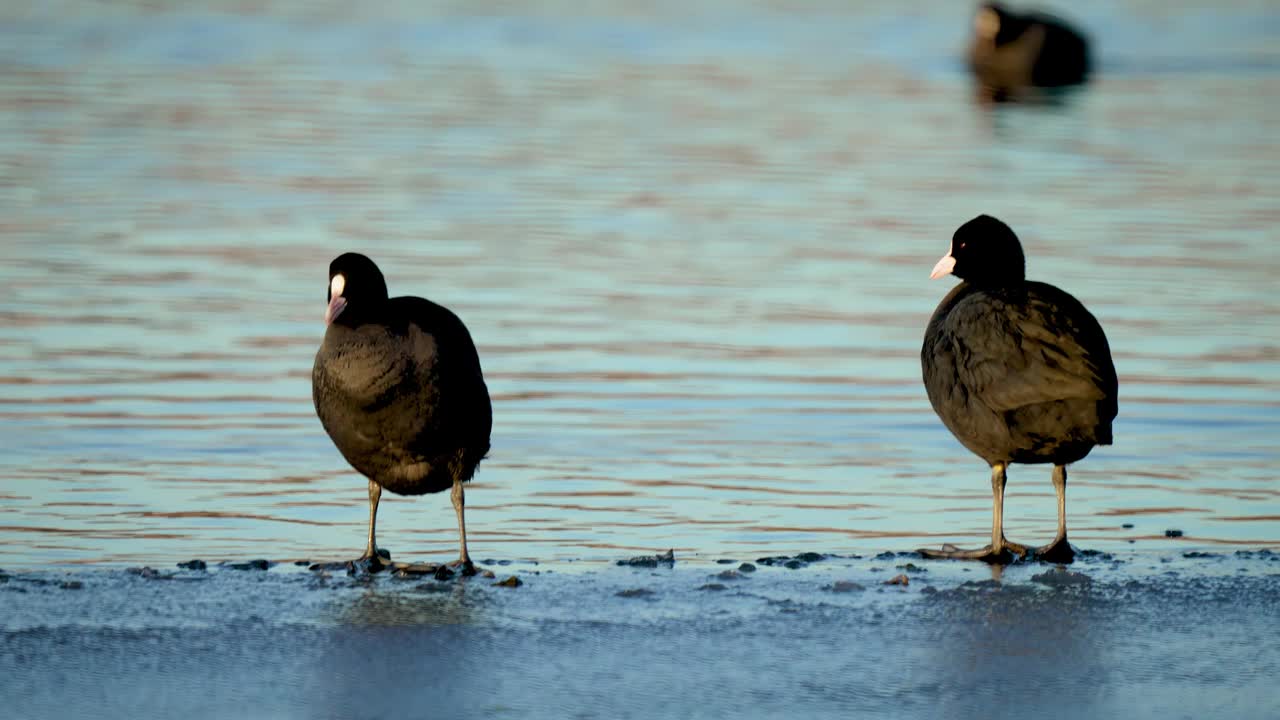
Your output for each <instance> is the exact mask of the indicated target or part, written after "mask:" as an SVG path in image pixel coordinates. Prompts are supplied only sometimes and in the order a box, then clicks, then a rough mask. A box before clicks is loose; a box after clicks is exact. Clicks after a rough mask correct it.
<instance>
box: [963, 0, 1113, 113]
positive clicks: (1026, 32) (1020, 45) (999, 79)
mask: <svg viewBox="0 0 1280 720" xmlns="http://www.w3.org/2000/svg"><path fill="white" fill-rule="evenodd" d="M973 26H974V32H973V40H972V42H971V43H970V45H969V70H970V71H971V72H972V73H973V76H974V79H975V80H976V81H977V85H978V94H979V97H981V98H983V99H989V100H997V101H999V100H1009V99H1015V98H1019V97H1022V96H1025V95H1026V94H1027V91H1028V89H1030V88H1057V87H1064V86H1069V85H1078V84H1080V83H1083V82H1084V81H1085V80H1086V79H1087V78H1088V76H1089V70H1090V67H1089V41H1088V40H1086V39H1085V37H1084V35H1082V34H1081V33H1080V32H1078V31H1077V30H1075V29H1074V28H1072V27H1071V26H1070V25H1068V24H1067V23H1066V22H1064V21H1062V20H1059V19H1057V18H1055V17H1052V16H1050V15H1045V14H1043V13H1038V12H1030V13H1026V14H1018V13H1014V12H1012V11H1010V10H1007V9H1005V8H1004V7H1003V6H1001V5H1000V4H998V3H985V4H983V5H980V6H979V7H978V12H977V14H976V15H975V16H974V21H973Z"/></svg>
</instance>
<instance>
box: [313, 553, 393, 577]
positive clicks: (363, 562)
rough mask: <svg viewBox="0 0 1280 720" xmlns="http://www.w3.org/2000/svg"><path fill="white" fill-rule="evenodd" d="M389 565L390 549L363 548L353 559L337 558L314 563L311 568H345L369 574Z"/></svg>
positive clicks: (352, 572)
mask: <svg viewBox="0 0 1280 720" xmlns="http://www.w3.org/2000/svg"><path fill="white" fill-rule="evenodd" d="M389 567H391V551H389V550H384V549H382V548H377V549H376V550H375V551H374V552H370V551H369V550H365V553H364V555H361V556H360V557H358V558H356V559H355V560H339V561H338V562H328V563H316V564H314V565H312V566H311V567H310V568H309V569H311V570H346V571H347V572H348V573H351V574H371V573H376V572H382V571H383V570H385V569H387V568H389Z"/></svg>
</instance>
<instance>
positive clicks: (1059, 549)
mask: <svg viewBox="0 0 1280 720" xmlns="http://www.w3.org/2000/svg"><path fill="white" fill-rule="evenodd" d="M1032 557H1034V558H1035V559H1036V560H1039V561H1040V562H1047V563H1057V564H1059V565H1069V564H1071V562H1072V561H1074V560H1075V558H1076V551H1075V550H1074V549H1073V548H1072V547H1071V543H1069V542H1067V538H1066V537H1065V536H1064V537H1059V538H1056V539H1054V541H1053V542H1051V543H1049V544H1048V545H1045V546H1044V547H1040V548H1036V551H1035V553H1034V554H1033V555H1032Z"/></svg>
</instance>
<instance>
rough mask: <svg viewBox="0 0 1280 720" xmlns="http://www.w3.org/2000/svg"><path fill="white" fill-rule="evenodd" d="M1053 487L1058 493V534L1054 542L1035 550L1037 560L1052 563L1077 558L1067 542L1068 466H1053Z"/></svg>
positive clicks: (1065, 561) (1066, 561)
mask: <svg viewBox="0 0 1280 720" xmlns="http://www.w3.org/2000/svg"><path fill="white" fill-rule="evenodd" d="M1053 489H1054V492H1056V493H1057V495H1058V534H1057V535H1055V536H1054V538H1053V542H1051V543H1049V544H1048V545H1045V546H1044V547H1042V548H1038V549H1037V550H1036V552H1035V557H1036V559H1037V560H1043V561H1045V562H1052V563H1069V562H1071V561H1072V560H1074V559H1075V556H1076V553H1075V550H1072V549H1071V543H1069V542H1067V466H1066V465H1054V466H1053Z"/></svg>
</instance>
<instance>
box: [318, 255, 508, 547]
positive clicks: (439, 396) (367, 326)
mask: <svg viewBox="0 0 1280 720" xmlns="http://www.w3.org/2000/svg"><path fill="white" fill-rule="evenodd" d="M325 323H326V325H327V326H328V327H327V329H326V330H325V334H324V342H322V343H321V345H320V350H319V352H317V353H316V362H315V366H314V368H313V370H312V375H311V394H312V399H313V400H314V402H315V406H316V414H317V415H319V416H320V423H321V424H322V425H324V429H325V432H327V433H329V437H330V438H331V439H332V440H333V443H334V445H337V447H338V450H339V451H340V452H341V453H342V455H343V457H345V458H346V459H347V462H349V463H351V466H352V467H354V468H355V469H356V470H357V471H358V472H360V473H361V474H362V475H364V476H365V477H367V478H368V479H369V542H368V545H367V546H366V547H365V551H364V555H363V556H361V557H360V559H359V560H358V562H360V563H362V564H365V565H367V566H369V567H371V568H372V569H375V570H376V569H379V568H381V567H382V566H383V564H384V563H383V561H384V560H387V559H390V553H388V552H386V551H385V550H380V549H379V548H378V545H377V541H376V539H375V536H374V530H375V527H376V525H377V518H378V500H379V498H381V497H382V490H383V488H385V489H387V490H390V491H391V492H393V493H396V494H399V495H423V494H426V493H436V492H441V491H443V490H451V491H452V492H451V495H452V499H453V509H454V511H455V512H456V513H457V516H458V542H459V547H460V552H459V555H458V563H459V564H461V565H463V566H464V569H469V568H470V562H471V560H470V557H469V556H468V554H467V531H466V523H465V521H464V519H463V505H464V500H463V490H462V484H463V483H465V482H467V481H468V480H470V479H471V476H472V475H474V474H475V471H476V466H477V465H479V464H480V460H481V459H483V458H484V456H485V453H487V452H488V451H489V431H490V429H491V428H492V425H493V413H492V408H491V406H490V403H489V391H488V388H487V387H485V383H484V377H483V375H482V374H481V371H480V357H479V355H478V354H477V353H476V346H475V343H473V342H472V340H471V334H470V333H469V332H467V327H466V325H464V324H463V323H462V320H460V319H458V316H457V315H454V314H453V313H452V312H450V311H449V310H448V309H447V308H444V307H442V306H440V305H437V304H435V303H433V302H431V301H430V300H424V299H422V298H419V297H409V296H405V297H396V298H388V297H387V284H386V281H385V280H383V278H382V272H381V271H380V270H378V266H377V265H375V264H374V263H373V261H372V260H370V259H369V258H367V257H365V256H364V255H360V254H358V253H346V254H344V255H340V256H338V257H337V258H336V259H335V260H334V261H333V262H332V263H330V265H329V308H328V310H326V311H325Z"/></svg>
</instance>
